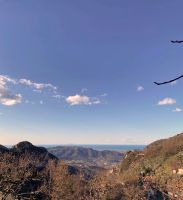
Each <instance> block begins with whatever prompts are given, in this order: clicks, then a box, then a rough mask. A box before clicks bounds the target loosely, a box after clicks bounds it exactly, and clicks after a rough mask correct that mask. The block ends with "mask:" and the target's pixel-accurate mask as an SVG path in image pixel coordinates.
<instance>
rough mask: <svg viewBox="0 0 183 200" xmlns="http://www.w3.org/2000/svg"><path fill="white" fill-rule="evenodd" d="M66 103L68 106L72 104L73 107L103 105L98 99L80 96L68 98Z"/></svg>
mask: <svg viewBox="0 0 183 200" xmlns="http://www.w3.org/2000/svg"><path fill="white" fill-rule="evenodd" d="M66 102H67V103H68V104H70V105H71V106H74V105H81V104H84V105H92V104H100V103H101V101H100V100H99V99H97V98H91V97H88V96H81V95H79V94H76V95H74V96H68V97H67V98H66Z"/></svg>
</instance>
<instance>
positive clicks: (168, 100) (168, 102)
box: [158, 97, 176, 106]
mask: <svg viewBox="0 0 183 200" xmlns="http://www.w3.org/2000/svg"><path fill="white" fill-rule="evenodd" d="M173 104H176V100H175V99H172V98H170V97H167V98H164V99H162V100H160V101H159V102H158V105H159V106H163V105H173Z"/></svg>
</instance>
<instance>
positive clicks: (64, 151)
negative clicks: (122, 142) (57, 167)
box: [48, 146, 124, 167]
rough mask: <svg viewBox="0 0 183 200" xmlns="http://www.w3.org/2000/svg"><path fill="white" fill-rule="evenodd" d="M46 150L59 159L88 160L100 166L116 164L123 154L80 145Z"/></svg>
mask: <svg viewBox="0 0 183 200" xmlns="http://www.w3.org/2000/svg"><path fill="white" fill-rule="evenodd" d="M48 151H49V152H50V153H51V154H53V155H55V156H56V157H57V158H59V159H60V160H64V161H75V162H76V161H82V162H85V163H86V162H89V163H91V164H93V165H95V164H96V165H97V166H100V167H106V166H111V165H114V164H117V163H119V162H120V161H121V160H122V158H123V156H124V153H121V152H117V151H108V150H105V151H97V150H94V149H92V148H85V147H80V146H57V147H52V148H48Z"/></svg>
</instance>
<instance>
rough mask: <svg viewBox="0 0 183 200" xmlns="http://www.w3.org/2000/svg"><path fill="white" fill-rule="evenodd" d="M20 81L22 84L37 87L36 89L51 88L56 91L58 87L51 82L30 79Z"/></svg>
mask: <svg viewBox="0 0 183 200" xmlns="http://www.w3.org/2000/svg"><path fill="white" fill-rule="evenodd" d="M19 83H20V84H23V85H26V86H30V87H33V88H35V89H36V90H38V91H39V90H40V91H41V90H43V89H46V88H47V89H50V90H52V91H56V90H57V87H56V86H54V85H52V84H50V83H36V82H33V81H31V80H28V79H20V80H19Z"/></svg>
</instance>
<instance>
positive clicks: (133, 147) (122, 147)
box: [42, 144, 146, 151]
mask: <svg viewBox="0 0 183 200" xmlns="http://www.w3.org/2000/svg"><path fill="white" fill-rule="evenodd" d="M42 146H44V147H46V148H49V147H56V146H81V147H86V148H92V149H95V150H98V151H103V150H109V151H131V150H143V149H144V148H145V147H146V145H100V144H96V145H95V144H82V145H42Z"/></svg>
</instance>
